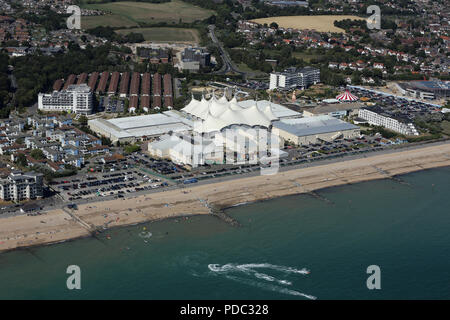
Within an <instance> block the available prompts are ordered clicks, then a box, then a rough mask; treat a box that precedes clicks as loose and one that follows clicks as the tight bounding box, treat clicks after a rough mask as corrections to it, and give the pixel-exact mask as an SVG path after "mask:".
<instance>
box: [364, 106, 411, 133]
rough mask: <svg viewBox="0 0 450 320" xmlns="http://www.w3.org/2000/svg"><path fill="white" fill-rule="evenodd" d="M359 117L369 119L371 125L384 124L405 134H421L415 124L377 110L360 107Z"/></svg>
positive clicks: (385, 126)
mask: <svg viewBox="0 0 450 320" xmlns="http://www.w3.org/2000/svg"><path fill="white" fill-rule="evenodd" d="M358 117H360V118H362V119H364V120H367V121H368V123H369V124H371V125H375V126H382V127H384V128H387V129H390V130H393V131H395V132H398V133H401V134H404V135H414V136H418V135H419V132H418V131H417V129H416V128H415V127H414V124H412V123H405V122H401V121H399V120H397V119H394V118H391V117H388V116H386V115H382V114H380V113H378V112H375V111H371V110H367V109H360V110H359V113H358Z"/></svg>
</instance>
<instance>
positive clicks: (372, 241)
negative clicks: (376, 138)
mask: <svg viewBox="0 0 450 320" xmlns="http://www.w3.org/2000/svg"><path fill="white" fill-rule="evenodd" d="M449 178H450V168H441V169H433V170H429V171H423V172H418V173H412V174H409V175H405V176H402V177H401V179H402V180H403V181H404V182H405V184H401V183H399V182H395V181H392V180H380V181H372V182H366V183H360V184H354V185H347V186H343V187H336V188H330V189H325V190H321V191H319V192H318V193H319V194H320V195H321V196H322V197H324V198H326V199H328V200H329V202H327V201H323V200H320V199H317V198H314V197H311V196H308V195H298V196H290V197H284V198H279V199H275V200H271V201H265V202H260V203H255V204H250V205H246V206H241V207H235V208H232V209H230V210H228V214H230V215H232V216H233V217H234V218H236V219H238V220H239V221H240V222H241V223H242V227H240V228H235V227H231V226H229V225H227V224H225V223H223V222H221V221H219V220H217V219H216V218H214V217H209V216H206V217H192V218H189V219H188V220H185V219H178V220H177V221H175V220H168V221H160V222H154V223H148V224H146V225H145V227H146V228H147V231H150V232H151V233H152V236H151V237H150V238H145V237H146V236H148V234H146V233H145V232H144V230H143V227H144V225H140V226H133V227H126V228H120V229H114V230H110V231H107V232H105V233H104V234H102V236H101V239H100V240H96V239H81V240H76V241H72V242H67V243H62V244H57V245H52V246H45V247H40V248H33V249H29V250H20V251H15V252H9V253H3V254H0V298H1V299H19V298H27V299H28V298H30V299H35V298H38V299H50V298H56V299H72V298H83V299H91V298H92V299H93V298H100V299H135V298H140V299H301V300H305V299H312V298H317V299H390V298H395V299H419V298H421V299H450V283H449V281H450V277H449V275H450V232H449V231H450V210H449V208H450V183H449ZM406 183H407V184H406ZM108 235H109V236H110V237H111V239H110V240H108V239H107V236H108ZM68 265H78V266H80V268H81V287H82V288H81V290H72V291H70V290H68V289H67V288H66V279H67V277H68V275H67V274H66V268H67V266H68ZM369 265H378V266H379V267H380V268H381V290H368V289H367V287H366V279H367V277H368V276H369V275H368V274H367V273H366V268H367V267H368V266H369ZM305 270H309V271H310V273H309V274H306V272H305Z"/></svg>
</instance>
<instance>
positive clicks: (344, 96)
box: [336, 91, 358, 102]
mask: <svg viewBox="0 0 450 320" xmlns="http://www.w3.org/2000/svg"><path fill="white" fill-rule="evenodd" d="M336 99H337V100H339V101H343V102H348V101H356V100H358V97H357V96H355V95H353V94H351V93H350V92H349V91H345V92H344V93H342V94H340V95H338V96H337V97H336Z"/></svg>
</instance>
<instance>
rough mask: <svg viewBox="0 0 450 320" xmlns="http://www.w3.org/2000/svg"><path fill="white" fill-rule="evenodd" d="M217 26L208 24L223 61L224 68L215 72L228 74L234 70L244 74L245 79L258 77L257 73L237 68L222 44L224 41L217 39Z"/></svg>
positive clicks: (210, 34)
mask: <svg viewBox="0 0 450 320" xmlns="http://www.w3.org/2000/svg"><path fill="white" fill-rule="evenodd" d="M215 28H216V26H215V25H209V26H208V30H209V36H210V37H211V39H212V41H213V42H214V43H215V44H216V45H217V47H218V48H219V51H220V57H221V58H222V61H223V66H222V69H221V70H219V71H216V72H215V73H216V74H227V73H229V72H234V73H237V74H240V75H242V76H243V78H244V80H246V79H247V78H248V77H256V76H257V74H256V73H253V72H244V71H241V70H239V68H237V67H236V66H235V65H234V63H233V61H232V60H231V58H230V56H229V55H228V52H226V51H225V49H224V48H223V46H222V43H221V42H220V41H219V39H217V37H216V34H215V33H214V30H215Z"/></svg>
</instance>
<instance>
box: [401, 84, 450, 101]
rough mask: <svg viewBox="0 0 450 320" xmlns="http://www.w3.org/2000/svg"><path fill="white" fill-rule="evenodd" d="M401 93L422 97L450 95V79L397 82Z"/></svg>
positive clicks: (447, 96) (434, 97)
mask: <svg viewBox="0 0 450 320" xmlns="http://www.w3.org/2000/svg"><path fill="white" fill-rule="evenodd" d="M397 88H398V89H399V91H400V93H401V94H403V95H405V96H409V97H413V98H420V99H430V100H432V99H440V98H449V97H450V81H441V80H430V81H425V80H424V81H410V82H401V83H398V84H397Z"/></svg>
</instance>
